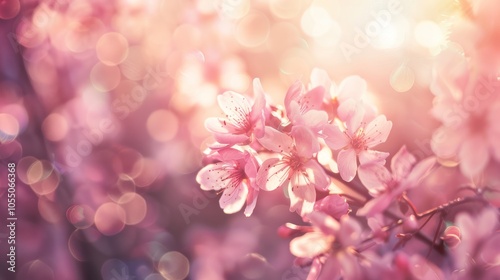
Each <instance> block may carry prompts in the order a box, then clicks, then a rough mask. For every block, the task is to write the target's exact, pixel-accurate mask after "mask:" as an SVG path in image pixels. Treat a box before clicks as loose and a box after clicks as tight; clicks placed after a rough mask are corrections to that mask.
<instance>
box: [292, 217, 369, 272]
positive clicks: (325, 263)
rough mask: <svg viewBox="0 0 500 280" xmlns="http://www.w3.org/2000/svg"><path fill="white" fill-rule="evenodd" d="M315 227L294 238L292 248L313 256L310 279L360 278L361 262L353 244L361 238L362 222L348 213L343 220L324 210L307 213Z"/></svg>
mask: <svg viewBox="0 0 500 280" xmlns="http://www.w3.org/2000/svg"><path fill="white" fill-rule="evenodd" d="M308 218H309V219H310V221H311V223H312V225H313V231H312V232H307V233H305V234H304V235H302V236H300V237H297V238H295V239H293V240H292V241H291V242H290V252H291V253H292V254H293V255H294V256H296V257H298V258H304V259H312V267H311V271H310V272H309V276H308V278H307V280H316V279H337V278H338V277H339V276H340V275H342V276H343V277H344V278H345V279H361V275H360V269H359V263H358V260H357V259H356V256H355V255H354V252H355V251H354V246H356V245H358V244H359V243H360V242H361V226H360V225H359V224H358V223H357V222H356V221H355V220H354V219H352V218H351V217H349V216H348V215H345V216H343V217H342V218H341V219H340V222H339V221H337V220H335V219H334V218H333V217H331V216H329V215H327V214H325V213H322V212H316V211H315V212H312V213H310V214H309V215H308Z"/></svg>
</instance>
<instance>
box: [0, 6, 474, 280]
mask: <svg viewBox="0 0 500 280" xmlns="http://www.w3.org/2000/svg"><path fill="white" fill-rule="evenodd" d="M460 2H462V3H460ZM463 2H465V1H452V0H447V1H433V0H425V1H416V0H351V1H341V0H328V1H327V0H324V1H319V0H266V1H264V0H186V1H181V0H147V1H140V0H113V1H97V0H93V1H87V0H85V1H83V0H82V1H80V0H74V1H70V0H47V1H30V0H24V1H19V0H0V142H1V144H0V160H1V162H2V167H1V170H0V174H1V178H2V181H3V182H6V178H7V175H6V174H7V168H6V165H7V163H8V162H14V163H16V164H17V179H18V181H17V187H16V190H17V192H16V195H17V204H16V211H17V212H16V213H17V217H18V222H17V228H16V230H17V233H16V238H17V243H16V244H17V247H16V249H17V251H16V261H17V263H16V270H17V272H16V274H12V273H9V272H7V270H6V267H5V263H6V260H7V256H6V253H4V252H6V250H7V247H6V246H7V245H6V240H7V236H8V233H7V230H6V229H5V227H3V226H2V227H1V228H2V229H1V230H0V244H1V247H0V248H2V252H1V254H0V263H2V265H1V271H0V275H1V277H2V278H1V279H23V280H24V279H65V280H73V279H74V280H77V279H106V280H125V279H127V280H132V279H147V280H160V279H169V280H180V279H208V280H215V279H289V280H291V279H305V275H307V271H303V270H301V269H299V268H295V267H293V265H292V264H293V257H292V256H291V254H290V253H289V251H288V243H289V240H286V239H281V238H279V237H278V235H277V229H278V227H279V226H280V225H282V224H284V223H286V222H294V223H300V220H299V219H298V217H297V216H296V215H295V214H292V213H290V212H289V211H288V201H287V199H286V198H285V197H284V196H283V193H281V192H279V191H277V192H271V193H262V194H261V196H260V198H259V201H258V203H257V207H256V211H255V212H254V214H253V215H252V217H250V218H246V217H244V215H243V214H242V213H237V214H234V215H225V214H224V213H223V212H222V210H221V209H220V208H219V204H218V197H217V195H216V194H213V193H205V192H203V191H201V190H200V189H199V186H198V185H197V183H196V181H195V175H196V173H197V171H198V170H199V169H200V167H201V160H202V153H201V151H203V149H204V148H205V147H206V146H207V143H210V142H211V141H212V139H211V138H210V136H209V133H208V132H207V131H206V130H205V128H204V125H203V124H204V120H205V119H206V118H207V117H209V116H219V115H221V114H222V113H221V111H220V110H219V108H218V106H217V104H216V96H217V94H220V93H222V92H224V91H226V90H234V91H237V92H241V93H248V94H251V92H250V91H249V88H250V84H251V81H252V79H253V78H254V77H258V78H260V79H261V81H262V84H263V87H264V90H265V91H266V92H267V93H268V94H269V96H270V97H271V99H270V101H271V102H272V103H273V104H276V105H277V104H283V103H282V99H283V97H284V95H285V92H286V89H287V87H288V86H289V85H291V84H292V83H293V82H294V81H296V80H301V81H303V82H304V83H307V82H308V79H309V75H310V72H311V69H313V68H314V67H319V68H323V69H325V70H327V71H328V73H329V74H330V77H331V78H332V80H334V81H335V82H337V83H339V82H340V81H341V80H342V79H343V78H345V77H346V76H349V75H353V74H356V75H359V76H361V77H363V78H364V79H366V80H367V82H368V85H369V91H370V94H369V98H370V99H371V100H372V101H373V102H374V103H375V104H376V105H377V107H378V108H379V110H380V112H382V113H384V114H386V115H387V116H388V119H390V120H393V122H394V128H393V132H391V137H390V138H389V141H388V142H387V143H385V144H384V145H383V146H381V147H380V149H381V150H385V151H390V152H395V151H396V150H398V149H399V147H400V146H401V144H403V143H405V144H407V145H408V146H409V147H410V150H411V151H412V152H413V153H414V154H416V155H417V157H419V158H423V157H426V156H428V155H430V154H431V151H430V148H429V141H430V135H431V133H432V129H433V128H435V127H436V126H437V123H436V122H435V121H434V120H433V119H432V117H431V116H430V114H429V113H428V112H429V110H430V108H431V104H432V94H431V93H430V91H429V90H428V87H429V84H430V82H431V78H432V66H433V61H434V60H435V58H436V55H438V54H439V52H440V51H441V50H443V49H444V48H455V49H457V50H459V51H462V52H463V51H465V50H464V49H463V48H464V46H463V45H460V44H459V43H457V42H456V41H453V40H449V38H450V31H449V28H450V26H452V25H453V24H454V23H455V22H456V20H457V18H461V17H463V16H464V14H467V5H466V4H465V5H464V3H463ZM464 7H465V9H464ZM3 182H2V184H1V186H2V188H1V189H0V198H1V201H0V206H1V207H0V220H2V221H4V220H5V217H6V215H7V210H6V209H7V199H6V188H4V187H3V186H4V183H3ZM14 275H15V276H14Z"/></svg>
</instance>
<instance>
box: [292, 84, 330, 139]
mask: <svg viewBox="0 0 500 280" xmlns="http://www.w3.org/2000/svg"><path fill="white" fill-rule="evenodd" d="M324 95H325V89H324V88H323V87H322V86H318V87H315V88H312V89H310V90H309V91H305V89H304V85H303V84H302V83H301V82H296V83H294V84H293V85H292V86H290V88H289V89H288V91H287V93H286V96H285V109H286V114H287V117H288V119H289V120H290V122H291V123H292V125H303V126H306V127H308V128H310V129H311V130H312V131H313V132H318V131H320V130H321V128H322V127H323V125H325V124H326V123H327V122H328V114H327V113H326V112H325V111H323V110H322V109H323V108H322V106H323V98H324Z"/></svg>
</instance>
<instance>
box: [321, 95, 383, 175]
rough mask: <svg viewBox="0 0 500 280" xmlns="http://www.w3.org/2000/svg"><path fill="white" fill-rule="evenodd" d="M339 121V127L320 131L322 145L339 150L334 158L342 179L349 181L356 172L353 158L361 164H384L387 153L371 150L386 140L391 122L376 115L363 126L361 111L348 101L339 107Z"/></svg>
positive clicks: (327, 126)
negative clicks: (322, 136) (322, 137)
mask: <svg viewBox="0 0 500 280" xmlns="http://www.w3.org/2000/svg"><path fill="white" fill-rule="evenodd" d="M338 111H339V117H340V118H341V120H342V121H343V123H341V124H339V125H337V124H328V125H325V126H324V128H323V135H324V138H325V143H326V144H327V145H328V147H330V148H331V149H333V150H340V152H339V154H338V156H337V163H338V165H339V172H340V176H341V177H342V179H344V180H345V181H347V182H350V181H352V179H354V177H355V176H356V171H357V169H358V163H357V158H358V159H359V162H360V163H361V164H365V163H368V162H372V161H379V162H384V161H385V158H387V156H389V154H388V153H383V152H378V151H374V150H372V149H371V148H373V147H375V146H377V145H378V144H380V143H383V142H385V141H386V140H387V137H388V136H389V132H390V131H391V128H392V122H391V121H388V120H387V119H386V117H385V116H384V115H380V116H378V117H376V118H375V119H373V120H372V121H370V122H369V123H368V124H366V123H365V122H364V121H363V120H364V118H365V113H364V109H363V107H361V106H358V105H357V104H356V101H355V100H353V99H350V100H348V101H346V102H344V103H343V104H341V105H340V106H339V110H338Z"/></svg>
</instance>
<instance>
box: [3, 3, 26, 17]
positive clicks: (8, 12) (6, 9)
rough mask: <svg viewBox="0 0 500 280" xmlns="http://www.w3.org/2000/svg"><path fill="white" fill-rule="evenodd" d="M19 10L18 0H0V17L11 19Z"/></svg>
mask: <svg viewBox="0 0 500 280" xmlns="http://www.w3.org/2000/svg"><path fill="white" fill-rule="evenodd" d="M19 10H21V3H19V0H0V19H11V18H14V17H15V16H17V14H18V13H19Z"/></svg>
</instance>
